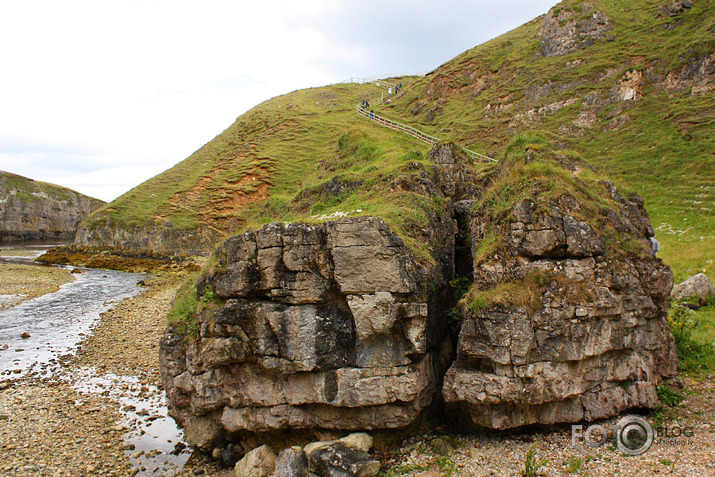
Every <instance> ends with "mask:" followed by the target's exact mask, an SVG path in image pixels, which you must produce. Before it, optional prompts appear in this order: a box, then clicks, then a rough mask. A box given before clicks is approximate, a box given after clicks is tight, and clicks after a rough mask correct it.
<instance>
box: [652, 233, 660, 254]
mask: <svg viewBox="0 0 715 477" xmlns="http://www.w3.org/2000/svg"><path fill="white" fill-rule="evenodd" d="M650 245H651V248H650V249H651V252H653V255H655V254H656V253H658V249H659V248H660V247H659V245H658V241H657V240H656V239H655V237H651V238H650Z"/></svg>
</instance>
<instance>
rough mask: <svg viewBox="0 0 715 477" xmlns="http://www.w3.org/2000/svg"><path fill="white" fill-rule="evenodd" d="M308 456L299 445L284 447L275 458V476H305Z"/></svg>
mask: <svg viewBox="0 0 715 477" xmlns="http://www.w3.org/2000/svg"><path fill="white" fill-rule="evenodd" d="M307 475H308V458H307V457H306V455H305V452H303V449H301V448H300V447H291V448H290V449H284V450H283V451H281V453H280V454H278V459H277V460H276V470H275V477H306V476H307Z"/></svg>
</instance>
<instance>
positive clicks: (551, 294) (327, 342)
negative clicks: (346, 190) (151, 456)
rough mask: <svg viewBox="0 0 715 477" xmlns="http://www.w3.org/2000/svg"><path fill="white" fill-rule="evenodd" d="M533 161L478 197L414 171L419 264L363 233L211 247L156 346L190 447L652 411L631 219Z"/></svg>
mask: <svg viewBox="0 0 715 477" xmlns="http://www.w3.org/2000/svg"><path fill="white" fill-rule="evenodd" d="M536 156H538V154H536V153H533V152H530V153H528V154H527V161H528V163H527V164H524V161H523V159H521V160H519V161H516V163H514V162H513V161H512V162H511V163H508V161H507V162H504V163H502V164H501V166H500V167H499V168H495V169H494V170H492V171H491V173H490V174H489V177H488V179H484V178H483V177H482V178H481V179H479V180H477V177H480V176H479V175H478V174H475V171H474V169H473V166H472V165H470V164H469V162H468V161H467V160H466V159H465V157H464V156H463V155H461V154H460V153H459V151H458V150H457V149H456V148H455V147H453V146H451V145H445V146H442V147H440V148H437V149H435V150H433V151H432V153H431V154H430V158H431V159H432V161H433V162H434V164H435V166H434V170H433V171H432V172H431V173H428V172H427V170H426V169H422V170H420V168H416V170H415V171H414V173H413V174H412V175H411V176H403V177H401V178H400V180H399V181H398V182H396V183H395V184H394V186H395V187H400V188H401V189H402V190H412V191H419V193H420V194H429V195H432V196H433V197H435V198H440V199H441V200H444V201H445V202H446V204H447V205H446V208H445V212H446V213H444V214H442V215H439V214H438V215H437V216H436V218H435V220H434V221H433V223H432V227H431V229H430V230H425V231H424V232H423V234H424V237H425V241H426V242H427V243H429V244H430V249H431V251H432V259H431V260H417V259H415V256H414V255H413V254H412V252H411V251H410V249H408V248H407V247H406V246H405V244H404V242H403V241H402V240H401V239H399V238H398V237H397V236H396V235H395V234H394V233H393V232H392V231H391V230H390V229H389V227H387V225H386V224H385V223H384V222H383V221H382V220H380V219H378V218H374V217H356V218H345V219H340V220H338V221H335V222H325V223H323V224H320V225H302V224H272V225H268V226H265V227H264V228H262V229H260V230H258V231H255V232H248V233H245V234H241V235H238V236H235V237H232V238H230V239H229V240H227V241H226V242H225V243H224V244H223V245H222V246H221V247H220V248H219V249H218V250H217V252H216V254H215V255H216V262H217V263H216V265H215V266H214V267H213V268H212V269H211V270H209V271H207V272H206V273H204V275H203V276H202V277H201V278H200V279H199V281H198V284H197V285H196V287H195V290H194V291H193V292H192V295H194V299H195V300H196V301H198V302H199V303H201V306H199V307H198V308H197V309H196V311H193V312H189V313H187V314H184V317H183V321H181V320H179V321H175V322H174V323H173V324H172V325H171V326H170V327H169V328H168V330H167V332H166V334H165V336H164V338H163V339H162V342H161V347H160V363H161V372H162V376H163V379H164V383H165V388H166V391H167V398H168V402H169V406H170V412H171V414H172V416H174V417H175V418H176V419H177V421H178V422H179V423H181V424H182V425H183V426H184V427H185V428H186V432H187V439H188V440H189V442H190V443H191V444H192V445H194V446H196V447H198V448H202V449H206V450H208V449H210V448H211V446H212V445H215V444H216V443H218V442H223V441H225V440H229V441H236V440H240V439H242V438H245V437H246V436H248V435H256V434H259V435H260V434H265V433H267V432H271V431H276V430H285V429H293V430H300V429H313V430H315V429H318V430H319V429H333V430H357V429H395V428H404V427H407V426H409V425H411V424H414V423H416V422H417V421H418V420H419V417H420V415H422V413H423V411H425V410H426V409H428V408H430V407H432V406H433V405H434V404H435V403H438V402H440V401H441V400H442V399H444V401H445V402H446V403H447V405H448V406H447V409H448V411H449V412H451V413H453V414H455V416H456V417H457V419H458V420H459V421H460V422H463V423H470V422H471V423H474V424H475V425H477V426H481V427H490V428H509V427H516V426H521V425H526V424H532V423H544V424H551V423H556V422H577V421H580V420H584V419H585V420H592V419H598V418H603V417H607V416H612V415H615V414H616V413H618V412H620V411H621V410H623V409H626V408H630V407H653V406H655V405H656V401H657V398H656V393H655V386H656V384H657V383H659V382H661V381H662V380H664V379H669V378H671V377H674V376H676V375H677V357H676V354H675V348H674V343H673V339H672V336H671V334H670V331H669V330H668V328H667V325H666V322H665V317H666V313H667V305H668V294H669V291H670V288H671V287H672V276H671V274H670V271H669V270H668V268H667V267H666V266H665V265H663V263H662V262H661V261H660V260H659V259H657V258H655V257H654V256H653V255H652V254H651V253H650V252H649V249H648V244H649V243H650V242H649V240H648V237H650V236H651V235H652V229H651V228H650V225H649V223H648V217H647V215H646V214H645V211H644V209H643V207H642V201H640V199H638V198H637V197H636V196H633V197H630V198H628V199H625V198H623V197H622V196H621V195H620V194H619V193H618V192H617V191H616V190H615V188H613V187H612V186H611V185H610V184H608V183H605V182H599V181H597V180H595V179H588V183H586V182H584V180H582V179H581V178H580V177H579V176H581V175H583V176H584V177H585V176H586V173H584V172H582V171H581V170H580V169H579V168H576V167H571V166H570V164H568V161H567V160H566V159H565V158H559V159H560V160H561V159H562V160H563V161H565V162H566V163H567V165H568V166H569V167H571V168H569V167H565V166H564V167H562V166H561V165H559V164H558V162H553V161H551V160H544V161H542V160H541V159H539V158H538V157H536ZM465 244H466V247H465V246H463V245H465ZM470 245H471V246H470ZM467 282H472V283H471V288H470V289H469V291H468V293H467V294H466V295H465V296H464V298H462V299H461V300H459V301H458V303H457V302H456V300H457V299H459V298H460V297H459V296H453V295H454V293H455V292H456V291H457V289H458V288H459V285H458V284H459V283H467ZM455 304H456V306H455ZM455 338H458V345H457V348H456V355H455V353H454V349H453V343H454V339H455ZM448 368H449V369H448Z"/></svg>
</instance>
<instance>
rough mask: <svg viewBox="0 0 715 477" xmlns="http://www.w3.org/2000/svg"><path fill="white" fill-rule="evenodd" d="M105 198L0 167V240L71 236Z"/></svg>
mask: <svg viewBox="0 0 715 477" xmlns="http://www.w3.org/2000/svg"><path fill="white" fill-rule="evenodd" d="M103 204H104V202H102V201H101V200H98V199H93V198H91V197H87V196H86V195H82V194H80V193H79V192H75V191H73V190H70V189H67V188H66V187H61V186H58V185H54V184H48V183H45V182H38V181H34V180H32V179H28V178H27V177H22V176H19V175H16V174H12V173H10V172H4V171H0V206H1V207H0V242H8V241H11V240H27V239H48V238H52V239H54V238H72V237H74V235H75V232H76V231H77V224H79V222H80V221H81V220H82V219H84V218H86V217H87V216H89V214H90V212H91V211H92V210H94V209H97V208H98V207H100V206H101V205H103Z"/></svg>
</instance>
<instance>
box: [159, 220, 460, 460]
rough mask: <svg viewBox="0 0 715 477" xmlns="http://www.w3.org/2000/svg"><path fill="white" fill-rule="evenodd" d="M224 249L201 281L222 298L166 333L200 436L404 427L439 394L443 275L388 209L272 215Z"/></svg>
mask: <svg viewBox="0 0 715 477" xmlns="http://www.w3.org/2000/svg"><path fill="white" fill-rule="evenodd" d="M447 225H448V226H452V224H451V219H449V220H448V224H447ZM216 255H217V257H219V263H218V265H217V267H216V269H215V270H214V271H213V272H212V273H210V274H208V275H206V276H205V277H204V278H203V279H202V281H201V283H200V284H199V290H200V293H203V290H208V289H211V290H213V292H214V293H215V294H216V295H217V296H218V297H220V298H221V299H222V300H225V302H224V303H223V304H222V305H221V306H220V307H219V308H218V309H216V310H215V311H213V312H211V313H205V314H203V315H199V316H198V317H197V319H198V321H199V325H200V334H199V336H197V337H195V339H190V338H186V337H181V336H179V335H178V334H176V332H175V330H172V329H170V330H169V332H168V333H167V334H166V335H165V337H164V338H163V340H162V342H161V351H160V359H161V371H162V376H163V379H164V383H165V386H166V390H167V398H168V402H169V405H170V410H171V414H172V416H174V417H175V419H177V420H178V421H179V422H180V423H181V424H182V425H183V426H184V427H185V428H186V432H187V438H188V439H189V441H190V442H191V444H193V445H194V446H197V447H207V446H209V445H210V443H211V441H213V440H215V439H217V438H219V437H221V436H232V435H236V434H240V433H245V432H253V433H256V432H258V433H260V432H268V431H274V430H279V429H313V428H318V429H393V428H401V427H405V426H408V425H409V424H411V423H412V422H414V421H415V419H416V418H417V417H418V416H419V415H420V413H421V412H422V411H423V410H424V409H425V408H426V407H427V406H429V405H430V403H432V401H433V400H434V399H435V396H436V394H437V393H438V389H439V383H440V382H441V376H442V375H443V373H444V371H445V369H446V365H447V362H446V360H447V359H448V357H449V350H450V346H449V345H448V344H447V343H445V342H444V340H445V333H444V322H445V317H444V313H445V306H444V303H443V302H442V300H443V297H442V295H440V294H439V293H437V292H435V291H434V290H440V289H444V288H445V286H444V285H445V284H444V283H443V280H444V278H440V274H437V273H435V272H436V270H435V269H428V268H426V267H424V266H422V265H419V264H418V263H417V262H416V261H415V260H414V258H413V256H412V254H411V253H410V251H409V250H408V249H407V247H406V246H405V245H404V243H403V242H402V240H401V239H400V238H399V237H397V236H396V235H395V234H394V233H392V232H391V231H390V230H389V228H388V227H387V226H386V225H385V223H384V222H383V221H382V220H380V219H377V218H373V217H359V218H351V219H341V220H338V221H336V222H325V223H323V224H321V225H297V224H288V225H282V224H272V225H268V226H266V227H264V228H263V229H261V230H259V231H256V232H249V233H246V234H242V235H238V236H235V237H232V238H230V239H228V240H227V241H226V242H225V243H224V244H223V245H222V246H221V247H220V248H219V249H218V251H217V252H216ZM445 278H449V277H445ZM430 283H431V284H437V286H435V287H433V288H430V287H428V286H427V285H428V284H430Z"/></svg>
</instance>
